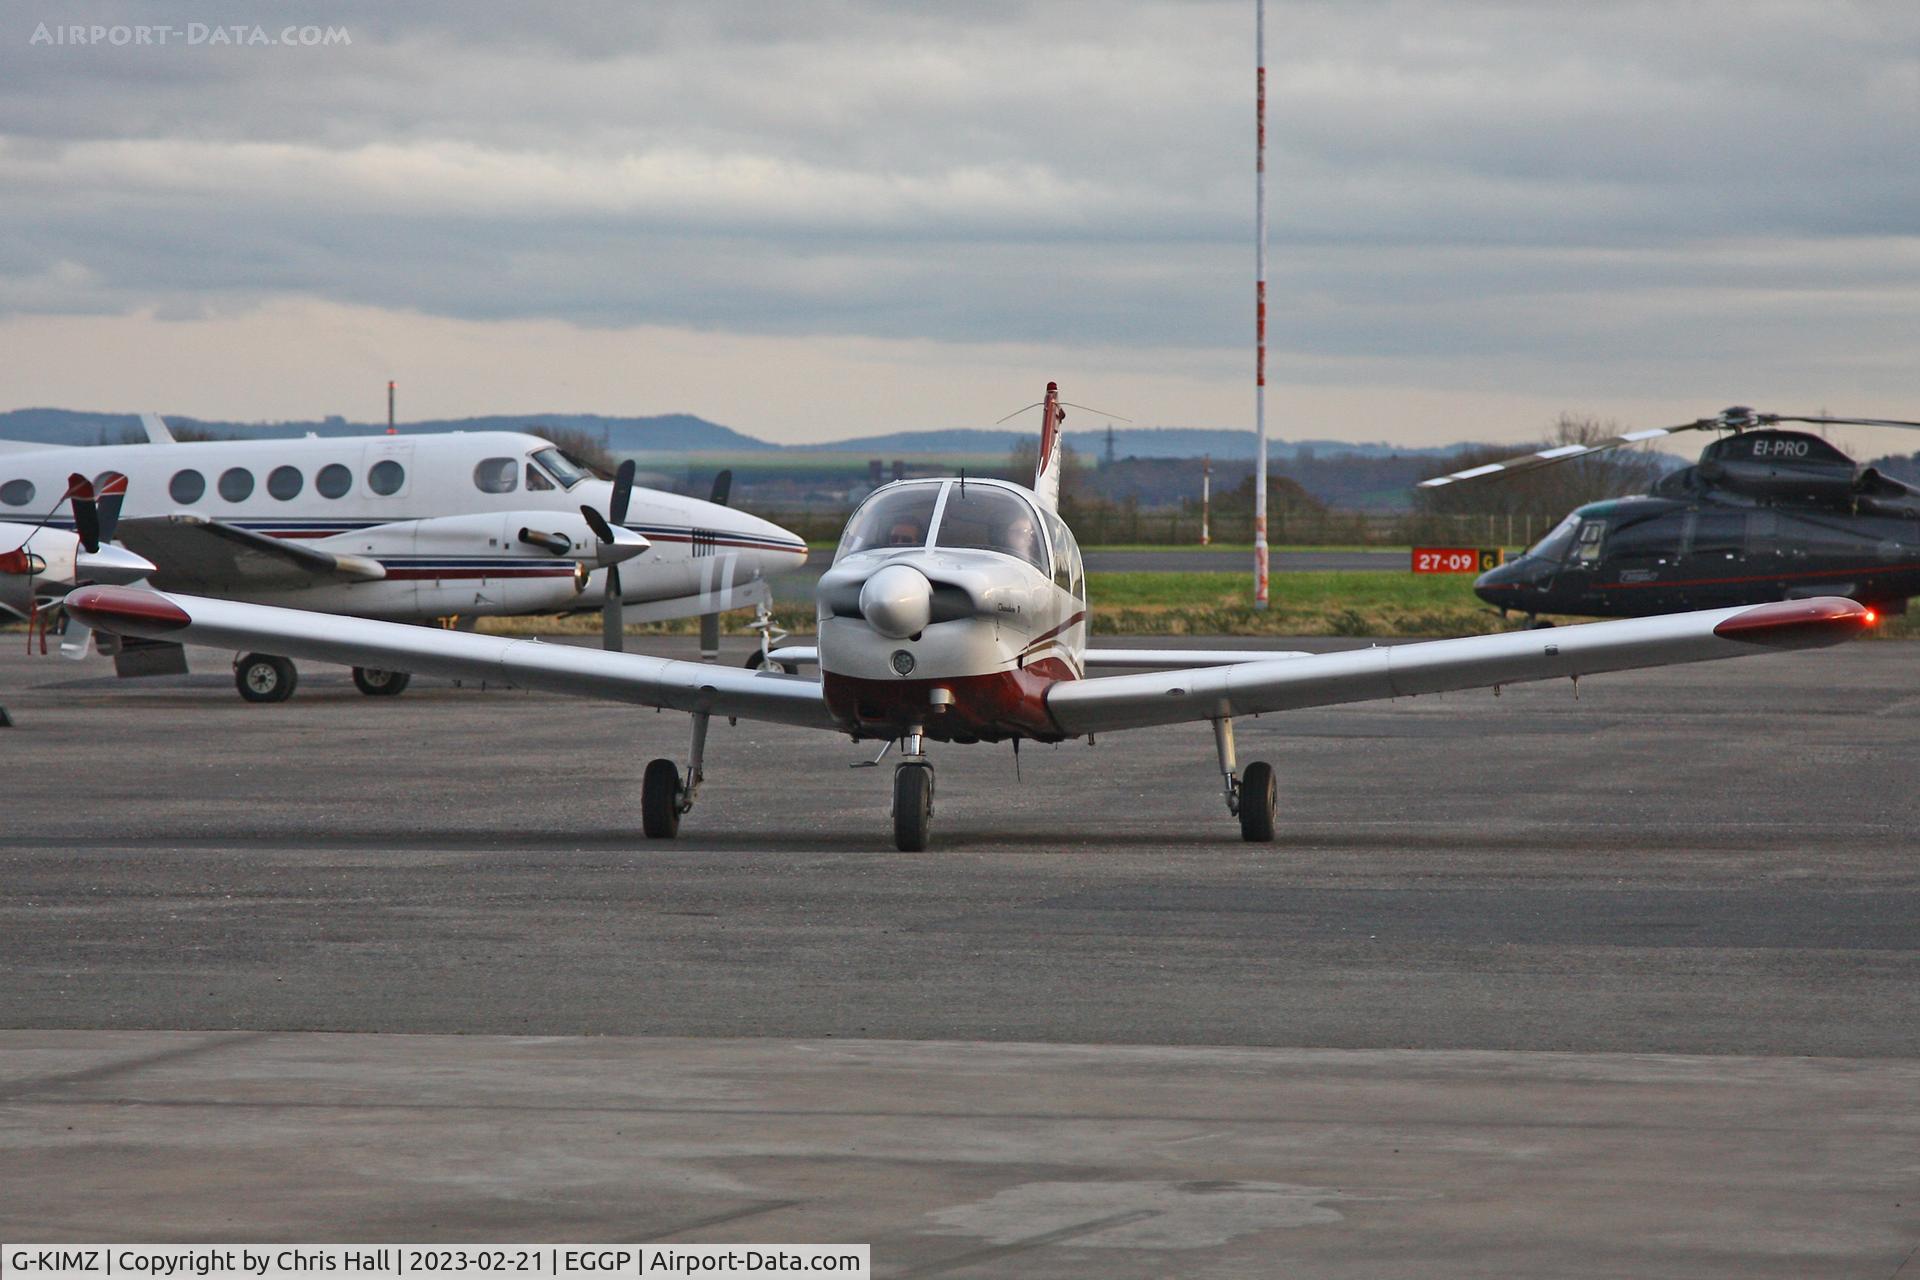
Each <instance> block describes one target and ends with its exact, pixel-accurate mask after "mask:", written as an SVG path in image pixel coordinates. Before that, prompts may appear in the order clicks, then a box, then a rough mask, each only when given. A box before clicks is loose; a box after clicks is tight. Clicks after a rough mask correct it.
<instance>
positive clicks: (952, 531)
mask: <svg viewBox="0 0 1920 1280" xmlns="http://www.w3.org/2000/svg"><path fill="white" fill-rule="evenodd" d="M935 543H936V545H938V546H941V547H946V548H949V549H952V548H968V549H972V550H977V551H998V552H1001V553H1002V554H1004V555H1010V556H1017V557H1019V558H1020V559H1022V560H1025V561H1026V562H1027V563H1028V564H1030V565H1032V566H1033V567H1034V568H1036V569H1038V570H1039V571H1040V572H1042V573H1045V572H1047V550H1046V547H1045V546H1043V545H1042V544H1041V541H1040V522H1039V520H1038V519H1037V518H1036V517H1035V512H1034V509H1033V508H1032V507H1030V506H1028V505H1027V503H1026V501H1025V500H1024V499H1022V498H1020V497H1017V496H1015V495H1014V494H1012V493H1010V492H1008V491H1007V490H1005V489H1002V488H999V487H997V486H994V485H985V484H976V485H972V486H968V485H966V484H964V483H962V484H956V485H954V486H953V487H952V490H951V491H950V492H949V493H948V494H947V506H946V510H945V511H943V512H942V513H941V515H940V530H939V532H938V533H937V534H936V535H935Z"/></svg>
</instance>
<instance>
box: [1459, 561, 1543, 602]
mask: <svg viewBox="0 0 1920 1280" xmlns="http://www.w3.org/2000/svg"><path fill="white" fill-rule="evenodd" d="M1539 577H1540V570H1539V567H1538V566H1536V565H1534V564H1532V563H1531V562H1529V561H1528V560H1527V558H1526V557H1524V556H1522V557H1521V558H1520V559H1518V560H1510V561H1508V562H1507V563H1506V564H1502V565H1495V566H1494V567H1493V568H1491V569H1489V570H1487V571H1486V572H1485V573H1483V574H1481V575H1480V576H1479V577H1477V578H1475V579H1474V580H1473V594H1475V595H1477V596H1479V597H1480V598H1481V599H1482V600H1485V601H1486V602H1487V603H1488V604H1491V605H1497V606H1500V607H1502V608H1512V607H1514V606H1515V605H1516V604H1517V603H1518V602H1519V600H1520V596H1521V594H1522V593H1523V592H1524V591H1525V590H1526V589H1527V588H1529V587H1534V586H1538V585H1539V581H1538V580H1539Z"/></svg>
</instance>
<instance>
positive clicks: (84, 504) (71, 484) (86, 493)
mask: <svg viewBox="0 0 1920 1280" xmlns="http://www.w3.org/2000/svg"><path fill="white" fill-rule="evenodd" d="M126 491H127V482H126V477H125V476H122V477H121V478H120V492H121V494H122V495H124V494H125V493H126ZM65 496H66V498H67V500H69V501H71V502H72V503H73V527H74V531H75V532H76V533H78V534H79V535H80V545H81V546H83V547H85V548H86V549H87V550H89V551H98V550H99V549H100V504H99V502H98V501H97V500H96V499H95V498H94V496H93V482H92V481H91V480H89V479H87V478H86V477H85V476H83V475H81V474H80V473H79V472H77V471H76V472H74V473H73V474H72V475H70V476H68V477H67V492H66V495H65ZM113 514H114V519H115V521H116V522H117V521H118V520H119V517H120V504H119V503H118V502H117V501H116V502H115V503H114V508H113Z"/></svg>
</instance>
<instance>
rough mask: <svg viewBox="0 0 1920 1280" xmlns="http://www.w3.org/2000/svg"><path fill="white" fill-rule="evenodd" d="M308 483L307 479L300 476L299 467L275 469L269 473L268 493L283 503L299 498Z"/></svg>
mask: <svg viewBox="0 0 1920 1280" xmlns="http://www.w3.org/2000/svg"><path fill="white" fill-rule="evenodd" d="M306 483H307V478H306V477H305V476H303V475H301V474H300V468H298V467H275V468H274V469H273V470H272V471H269V472H268V473H267V492H268V493H270V494H272V495H273V496H274V497H276V498H278V499H279V500H280V501H282V502H289V501H291V500H292V499H294V498H297V497H299V496H300V490H301V489H302V488H303V487H304V486H305V485H306Z"/></svg>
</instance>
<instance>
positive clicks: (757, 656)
mask: <svg viewBox="0 0 1920 1280" xmlns="http://www.w3.org/2000/svg"><path fill="white" fill-rule="evenodd" d="M766 665H767V655H766V654H764V653H762V652H760V651H759V650H758V649H755V650H754V651H753V652H752V653H750V654H748V655H747V661H746V668H747V670H749V671H758V670H759V669H760V668H761V667H764V666H766ZM773 665H774V666H776V667H779V668H780V669H781V670H782V671H784V672H786V673H787V674H788V675H790V676H797V675H799V674H800V668H799V667H796V666H794V665H793V664H792V663H791V662H776V663H774V664H773Z"/></svg>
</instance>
